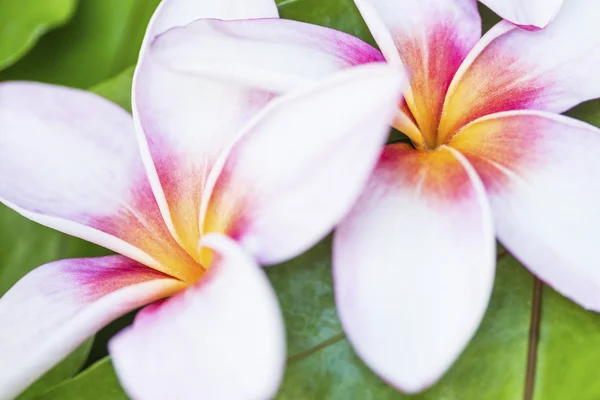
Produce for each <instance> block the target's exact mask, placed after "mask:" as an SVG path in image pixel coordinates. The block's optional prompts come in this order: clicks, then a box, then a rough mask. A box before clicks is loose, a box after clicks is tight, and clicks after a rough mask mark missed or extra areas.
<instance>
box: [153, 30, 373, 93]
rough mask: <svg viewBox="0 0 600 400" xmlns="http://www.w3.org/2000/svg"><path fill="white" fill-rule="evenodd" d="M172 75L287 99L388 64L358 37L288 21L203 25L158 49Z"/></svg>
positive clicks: (165, 39)
mask: <svg viewBox="0 0 600 400" xmlns="http://www.w3.org/2000/svg"><path fill="white" fill-rule="evenodd" d="M151 48H152V54H153V56H155V57H157V58H158V59H159V60H160V62H161V63H162V64H163V65H165V66H167V67H169V68H170V69H172V70H174V71H178V72H183V73H192V74H196V75H200V76H205V77H208V78H215V79H216V78H218V79H223V80H227V81H236V82H238V83H241V84H244V85H250V86H252V87H259V88H262V89H265V90H268V91H271V92H276V93H283V92H287V91H290V90H293V89H297V88H299V87H302V86H306V85H307V84H310V83H311V81H313V80H315V79H319V78H322V77H325V76H327V75H330V74H331V73H333V72H336V71H339V70H341V69H344V68H349V67H353V66H356V65H359V64H366V63H371V62H383V61H385V60H384V58H383V56H382V55H381V53H380V52H379V51H378V50H377V49H375V48H374V47H373V46H371V45H369V44H367V43H365V42H363V41H362V40H360V39H357V38H355V37H354V36H352V35H348V34H346V33H343V32H340V31H336V30H333V29H328V28H323V27H320V26H317V25H311V24H306V23H302V22H297V21H290V20H283V19H255V20H243V21H221V20H200V21H196V22H194V23H192V24H190V25H188V26H185V27H183V28H177V29H173V30H171V31H169V32H167V33H165V34H163V35H161V36H160V37H158V38H157V39H156V40H155V41H154V42H153V43H152V47H151Z"/></svg>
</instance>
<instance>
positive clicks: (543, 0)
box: [480, 0, 563, 30]
mask: <svg viewBox="0 0 600 400" xmlns="http://www.w3.org/2000/svg"><path fill="white" fill-rule="evenodd" d="M480 1H481V2H482V3H483V4H485V5H486V6H488V7H489V8H490V9H491V10H492V11H494V12H495V13H496V14H498V15H500V16H501V17H502V18H504V19H506V20H508V21H510V22H512V23H513V24H516V25H519V26H520V27H521V28H523V29H526V30H539V29H542V28H545V27H546V25H548V24H549V23H550V21H552V20H553V19H554V17H555V16H556V14H558V11H559V10H560V8H561V7H562V5H563V0H480Z"/></svg>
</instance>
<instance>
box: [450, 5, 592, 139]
mask: <svg viewBox="0 0 600 400" xmlns="http://www.w3.org/2000/svg"><path fill="white" fill-rule="evenodd" d="M599 19H600V3H595V2H588V1H586V0H570V1H568V2H566V3H565V5H564V6H563V7H562V9H561V11H560V13H559V14H558V16H557V17H556V19H555V20H554V22H552V24H550V25H549V26H548V27H547V28H546V29H544V30H541V31H538V32H528V31H525V30H523V29H520V28H517V27H515V26H514V25H512V24H510V23H508V22H506V21H504V22H501V23H499V24H498V25H496V26H495V27H494V28H492V29H491V30H490V31H489V32H488V33H486V35H484V37H483V38H482V40H481V41H480V42H479V43H478V44H477V46H476V48H475V49H473V51H472V53H471V54H469V56H468V58H467V60H465V63H464V64H463V65H462V66H461V68H460V70H459V71H458V72H457V75H456V77H455V79H454V80H453V82H452V85H451V87H450V89H449V91H448V97H447V98H446V103H445V105H444V112H443V117H442V120H441V122H440V140H439V142H440V143H443V142H444V141H445V140H447V139H448V137H451V136H452V135H453V134H454V133H455V132H456V131H457V130H458V129H460V128H461V127H462V126H464V125H465V124H467V123H469V122H470V121H474V120H475V119H477V118H479V117H482V116H484V115H488V114H492V113H495V112H502V111H510V110H520V109H532V110H543V111H553V112H563V111H565V110H568V109H569V108H571V107H573V106H575V105H577V104H578V103H580V102H583V101H586V100H590V99H593V98H597V97H599V96H600V80H599V79H597V76H596V75H597V73H596V70H597V66H598V65H599V63H600V25H599V24H598V20H599Z"/></svg>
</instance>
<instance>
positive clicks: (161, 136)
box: [132, 0, 278, 260]
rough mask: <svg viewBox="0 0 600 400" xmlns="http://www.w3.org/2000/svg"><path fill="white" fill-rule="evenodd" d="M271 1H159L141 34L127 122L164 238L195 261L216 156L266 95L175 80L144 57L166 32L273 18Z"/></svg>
mask: <svg viewBox="0 0 600 400" xmlns="http://www.w3.org/2000/svg"><path fill="white" fill-rule="evenodd" d="M277 17H278V11H277V6H276V4H275V2H274V1H273V0H244V1H238V0H226V1H223V0H220V1H199V0H164V1H163V2H162V3H161V5H160V6H159V7H158V9H157V10H156V12H155V14H154V16H153V17H152V20H151V22H150V24H149V26H148V29H147V31H146V37H145V39H144V44H143V46H142V50H141V52H140V60H139V62H138V65H137V68H136V72H135V76H134V80H133V93H132V103H133V116H134V120H135V124H136V128H137V129H136V131H137V134H138V141H139V145H140V149H141V152H142V158H143V160H144V164H145V166H146V169H147V174H148V178H149V180H150V183H151V186H152V190H153V192H154V196H155V197H156V199H157V202H158V205H159V208H160V211H161V213H162V215H163V218H164V220H165V221H166V223H167V226H168V228H169V230H170V232H171V234H172V235H173V236H174V237H175V239H176V240H177V241H178V243H179V244H180V245H182V246H183V247H184V248H186V249H187V251H188V252H189V253H190V254H192V256H194V257H195V258H196V260H198V256H197V254H196V246H197V244H198V240H199V239H200V236H199V220H198V209H199V207H200V201H201V197H202V192H203V186H204V181H205V178H206V176H207V174H208V173H209V172H210V169H211V167H212V164H213V162H214V160H215V158H216V157H217V155H218V154H219V153H220V152H221V151H222V150H223V148H224V147H226V146H228V145H229V144H230V143H231V141H232V138H233V137H235V135H236V133H237V132H238V130H239V129H240V127H241V126H242V125H243V124H244V123H245V122H246V121H247V119H248V118H249V116H251V115H253V114H254V113H255V112H256V111H257V110H259V109H260V108H262V107H263V106H264V105H265V104H266V103H267V102H268V101H269V100H270V99H271V97H272V96H271V95H270V94H268V93H265V92H263V91H258V90H251V89H250V88H247V87H241V86H238V85H234V84H231V83H228V82H217V81H216V80H215V79H214V78H212V77H211V78H208V79H197V78H194V77H190V76H184V75H181V74H175V73H172V72H170V71H168V70H165V69H164V68H161V67H160V66H158V65H156V64H155V62H154V61H153V60H152V59H151V57H148V56H147V54H146V53H147V48H148V44H149V43H150V42H151V41H152V39H153V38H154V37H155V36H156V35H158V34H161V33H164V32H165V31H166V30H168V29H172V28H175V27H178V26H183V25H186V24H188V23H190V22H192V21H194V20H197V19H201V18H219V19H225V20H228V19H246V18H277Z"/></svg>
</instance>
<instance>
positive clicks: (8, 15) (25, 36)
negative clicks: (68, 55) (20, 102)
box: [0, 0, 77, 70]
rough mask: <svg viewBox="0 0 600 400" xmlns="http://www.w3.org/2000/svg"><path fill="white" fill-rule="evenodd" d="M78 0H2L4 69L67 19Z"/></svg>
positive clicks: (1, 57)
mask: <svg viewBox="0 0 600 400" xmlns="http://www.w3.org/2000/svg"><path fill="white" fill-rule="evenodd" d="M76 6H77V0H19V1H15V0H0V70H3V69H4V68H6V67H8V66H10V65H12V64H14V63H15V62H17V60H19V58H21V57H23V56H24V55H25V54H26V53H27V52H28V51H29V50H31V48H32V47H33V46H34V45H35V43H36V42H37V41H38V39H39V38H40V37H41V36H42V35H44V34H45V33H46V32H47V31H49V30H50V29H53V28H55V27H57V26H60V25H62V24H64V23H66V22H67V21H68V20H69V19H70V18H71V16H72V15H73V12H74V11H75V7H76Z"/></svg>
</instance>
